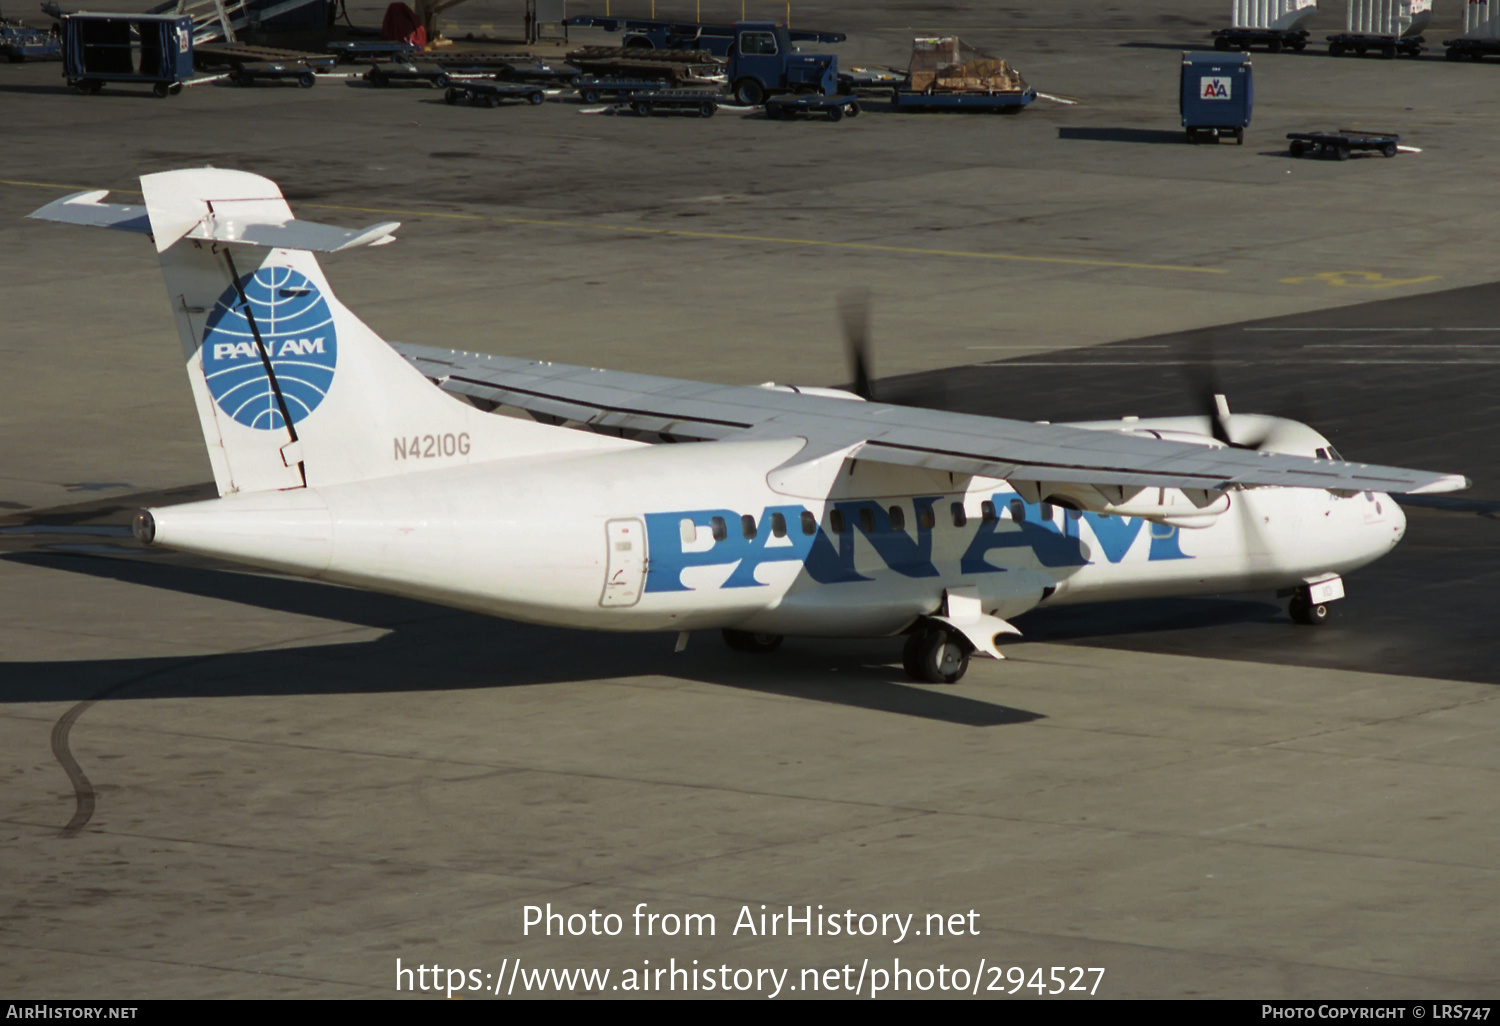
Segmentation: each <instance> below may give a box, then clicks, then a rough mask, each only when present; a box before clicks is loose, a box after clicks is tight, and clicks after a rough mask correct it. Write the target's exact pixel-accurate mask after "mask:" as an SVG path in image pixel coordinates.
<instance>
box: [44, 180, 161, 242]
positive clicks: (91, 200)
mask: <svg viewBox="0 0 1500 1026" xmlns="http://www.w3.org/2000/svg"><path fill="white" fill-rule="evenodd" d="M108 195H109V190H108V189H99V190H96V191H94V192H75V193H73V194H72V195H71V196H64V197H63V198H62V199H59V200H53V201H52V202H51V203H48V204H47V205H46V206H45V207H42V208H41V209H40V210H33V211H32V212H31V213H30V214H27V215H26V216H27V217H34V218H36V219H37V220H39V221H61V222H62V223H63V224H85V225H89V226H90V227H92V228H117V229H119V230H120V231H122V232H137V233H139V234H141V235H150V234H151V219H150V218H149V217H147V216H146V208H145V207H138V206H130V205H128V204H125V203H100V202H99V201H100V200H102V199H103V198H104V197H105V196H108Z"/></svg>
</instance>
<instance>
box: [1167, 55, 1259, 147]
mask: <svg viewBox="0 0 1500 1026" xmlns="http://www.w3.org/2000/svg"><path fill="white" fill-rule="evenodd" d="M1179 100H1180V104H1181V110H1182V127H1183V128H1185V129H1187V134H1188V141H1189V142H1203V141H1213V142H1218V140H1219V138H1220V137H1221V136H1230V137H1232V138H1233V139H1234V140H1235V141H1236V142H1237V143H1239V144H1240V145H1244V142H1245V128H1246V127H1247V126H1248V125H1249V124H1250V112H1251V109H1252V108H1253V107H1254V105H1255V84H1254V80H1253V79H1252V78H1251V75H1250V59H1249V58H1248V57H1246V56H1245V55H1244V54H1226V53H1184V54H1183V55H1182V89H1181V96H1180V98H1179Z"/></svg>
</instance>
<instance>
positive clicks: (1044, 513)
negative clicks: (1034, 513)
mask: <svg viewBox="0 0 1500 1026" xmlns="http://www.w3.org/2000/svg"><path fill="white" fill-rule="evenodd" d="M1041 519H1042V523H1044V524H1050V523H1052V503H1050V502H1044V503H1042V505H1041Z"/></svg>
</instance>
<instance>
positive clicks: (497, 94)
mask: <svg viewBox="0 0 1500 1026" xmlns="http://www.w3.org/2000/svg"><path fill="white" fill-rule="evenodd" d="M546 98H547V94H546V93H545V92H543V91H542V90H541V88H540V87H538V86H534V85H520V84H514V85H507V84H506V83H503V82H453V83H452V84H451V85H449V86H448V91H447V92H445V93H444V94H443V99H444V100H446V101H447V102H448V103H450V104H457V103H468V104H472V105H473V106H475V107H498V106H500V104H502V103H504V102H505V101H506V100H517V101H520V102H522V103H529V104H531V105H532V106H533V107H535V106H538V105H540V104H541V103H542V101H543V100H545V99H546Z"/></svg>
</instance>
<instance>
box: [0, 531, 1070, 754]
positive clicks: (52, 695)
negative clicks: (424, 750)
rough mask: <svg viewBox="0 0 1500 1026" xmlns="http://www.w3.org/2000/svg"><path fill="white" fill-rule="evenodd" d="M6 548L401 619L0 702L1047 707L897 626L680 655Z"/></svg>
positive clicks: (259, 603) (7, 673)
mask: <svg viewBox="0 0 1500 1026" xmlns="http://www.w3.org/2000/svg"><path fill="white" fill-rule="evenodd" d="M0 558H3V559H6V560H8V561H11V562H16V563H24V564H26V565H28V566H33V567H41V568H45V569H48V570H55V571H61V572H66V573H77V574H85V575H88V576H91V577H96V578H103V579H109V580H115V581H121V582H124V583H127V584H133V585H138V586H141V587H145V588H156V589H163V590H167V591H173V592H177V593H179V594H185V595H196V596H201V597H203V598H210V599H220V600H225V601H229V602H233V603H238V604H240V605H245V606H254V607H259V608H262V609H269V610H276V611H280V612H286V613H293V614H300V615H304V616H310V617H318V618H321V619H323V620H332V621H337V622H341V623H347V624H354V625H359V626H365V627H373V628H379V629H382V630H385V631H388V632H389V633H387V634H384V635H382V636H381V637H379V638H377V639H375V640H373V641H362V642H350V643H336V644H329V645H312V646H306V647H299V648H280V649H274V650H255V651H248V652H246V651H240V652H222V653H213V654H207V655H200V656H189V657H166V658H153V659H104V660H79V661H67V660H56V661H38V662H9V663H0V703H19V702H68V701H71V702H82V701H89V700H104V699H109V700H123V699H137V698H167V697H172V698H184V697H201V698H222V697H237V696H246V695H318V694H376V693H385V692H405V691H413V692H416V691H427V690H454V689H462V688H496V687H516V686H524V685H537V684H554V683H563V682H573V681H580V680H603V679H611V678H620V677H636V676H656V675H661V676H670V677H674V678H679V679H683V680H693V681H698V682H701V683H705V684H713V685H718V686H723V687H731V688H738V689H742V690H746V691H756V692H761V693H764V694H774V695H782V696H787V697H795V698H801V699H806V700H809V701H815V702H825V703H831V704H835V705H843V706H849V707H852V708H861V709H868V710H873V711H878V712H888V713H894V714H897V715H902V716H914V717H918V718H921V719H929V720H937V721H942V722H946V723H953V724H958V725H963V726H975V727H992V726H1001V725H1005V724H1012V723H1025V722H1029V721H1032V720H1036V719H1040V718H1041V715H1040V714H1039V713H1034V712H1028V711H1026V710H1021V709H1012V708H1009V707H1006V706H1002V705H996V704H994V703H991V702H984V701H979V700H977V699H973V698H968V697H965V696H963V695H960V694H953V693H951V692H948V691H944V690H938V689H930V688H926V687H919V686H915V685H911V684H908V683H905V682H904V681H903V680H902V676H903V674H902V670H901V669H900V667H899V666H893V665H891V660H893V659H895V658H897V655H898V653H899V642H897V641H895V640H894V639H887V640H883V641H874V642H859V643H851V642H827V643H817V642H807V643H798V642H795V641H794V642H789V643H788V644H787V645H786V646H783V648H782V649H781V650H780V651H778V652H776V653H774V654H772V655H769V656H757V655H753V654H745V653H735V652H731V651H729V650H728V649H727V648H725V647H724V646H723V645H722V643H721V642H720V641H719V639H718V638H717V637H714V636H712V634H711V632H701V633H700V634H699V635H697V636H695V638H694V644H692V645H690V646H689V648H688V650H687V651H686V652H684V653H681V654H674V653H673V652H672V651H671V642H670V640H669V639H668V637H667V636H664V635H662V634H655V633H653V634H613V633H605V632H588V631H572V630H565V629H561V628H550V627H537V626H532V625H529V624H521V623H516V622H513V621H507V620H499V619H495V618H492V617H486V616H481V615H478V614H472V613H464V612H459V611H455V610H451V609H447V608H445V607H442V606H436V605H432V604H429V603H425V602H419V601H415V600H411V599H403V598H398V597H393V596H387V595H380V594H376V593H374V592H366V591H359V590H354V589H349V588H342V587H337V586H333V585H327V584H320V583H317V582H311V581H302V580H296V579H290V578H282V577H271V576H262V575H258V574H246V573H239V572H234V571H228V570H218V569H209V568H203V567H197V566H185V565H180V564H170V563H158V562H154V561H149V560H145V559H137V558H129V557H123V558H122V557H118V556H96V555H79V554H72V553H65V552H53V551H40V552H37V551H33V552H17V553H11V554H9V555H5V556H3V557H0ZM434 653H438V657H439V658H440V660H441V662H440V664H435V662H434Z"/></svg>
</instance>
